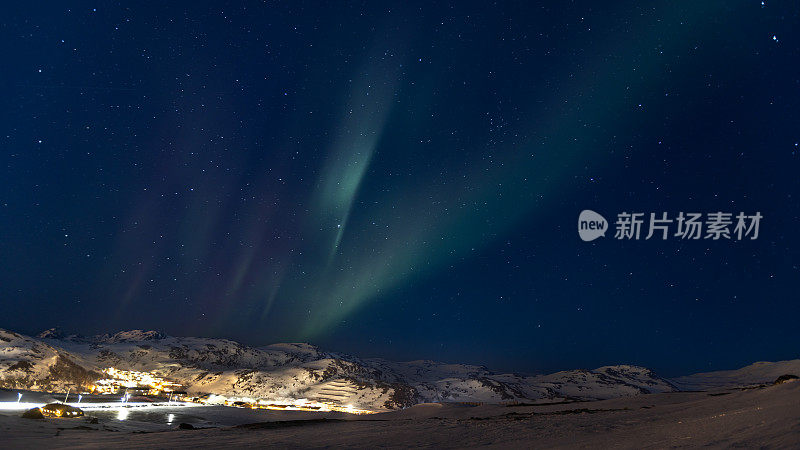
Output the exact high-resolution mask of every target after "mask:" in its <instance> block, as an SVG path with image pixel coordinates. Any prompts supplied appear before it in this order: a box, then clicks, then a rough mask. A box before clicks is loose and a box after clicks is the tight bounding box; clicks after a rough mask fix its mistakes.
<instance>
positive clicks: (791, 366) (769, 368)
mask: <svg viewBox="0 0 800 450" xmlns="http://www.w3.org/2000/svg"><path fill="white" fill-rule="evenodd" d="M781 375H797V376H800V359H793V360H791V361H777V362H764V361H761V362H757V363H753V364H750V365H749V366H746V367H742V368H741V369H736V370H721V371H717V372H706V373H697V374H694V375H687V376H685V377H679V378H675V379H673V380H672V381H673V382H674V383H675V385H676V386H677V387H679V388H680V389H681V390H687V391H688V390H697V391H702V390H709V389H723V388H733V387H739V386H747V385H753V384H769V383H772V382H773V381H775V380H776V379H777V378H778V377H780V376H781Z"/></svg>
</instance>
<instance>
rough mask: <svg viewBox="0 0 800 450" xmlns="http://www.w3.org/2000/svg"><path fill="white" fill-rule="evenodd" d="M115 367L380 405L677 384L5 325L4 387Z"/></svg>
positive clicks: (570, 395)
mask: <svg viewBox="0 0 800 450" xmlns="http://www.w3.org/2000/svg"><path fill="white" fill-rule="evenodd" d="M108 367H115V368H117V369H124V370H136V371H149V372H153V373H155V374H158V375H159V376H162V377H164V378H167V379H169V380H172V381H175V382H178V383H181V384H182V385H183V386H185V387H186V388H187V390H188V391H189V392H190V393H194V394H205V393H214V394H219V395H224V396H226V397H237V396H240V397H250V398H262V399H268V400H276V401H278V400H287V399H298V398H306V399H309V400H312V401H324V402H331V403H335V404H338V405H352V406H353V407H355V408H362V409H371V410H381V409H393V408H401V407H406V406H410V405H413V404H416V403H423V402H504V401H523V402H530V401H564V400H593V399H607V398H613V397H620V396H629V395H637V394H641V393H654V392H669V391H674V390H676V387H675V386H674V385H673V384H672V383H671V382H670V381H668V380H665V379H663V378H661V377H659V376H657V375H656V374H655V373H653V372H652V371H650V370H649V369H646V368H642V367H636V366H626V365H620V366H607V367H601V368H599V369H595V370H570V371H564V372H557V373H553V374H550V375H538V376H523V375H516V374H498V373H494V372H491V371H489V370H488V369H487V368H485V367H482V366H473V365H463V364H444V363H437V362H434V361H410V362H392V361H387V360H383V359H376V358H357V357H353V356H350V355H345V354H340V353H333V352H326V351H322V350H320V349H319V348H317V347H315V346H312V345H309V344H274V345H269V346H266V347H249V346H245V345H242V344H239V343H237V342H234V341H230V340H225V339H204V338H192V337H172V336H166V335H164V334H162V333H158V332H155V331H141V330H133V331H124V332H120V333H117V334H114V335H100V336H93V337H80V336H64V335H62V334H60V333H58V332H57V331H56V330H48V331H46V332H44V333H42V334H41V335H40V336H39V337H38V338H31V337H28V336H24V335H21V334H18V333H14V332H11V331H6V330H2V329H0V387H7V388H32V389H39V390H59V389H64V388H65V387H68V386H76V385H78V386H88V385H89V384H91V382H92V381H94V380H96V379H98V378H100V374H99V372H100V371H101V370H102V369H104V368H108Z"/></svg>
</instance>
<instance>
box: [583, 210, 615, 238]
mask: <svg viewBox="0 0 800 450" xmlns="http://www.w3.org/2000/svg"><path fill="white" fill-rule="evenodd" d="M607 230H608V221H606V219H605V218H604V217H603V216H601V215H600V214H597V213H596V212H594V211H592V210H591V209H584V210H583V211H581V214H580V215H579V216H578V234H579V235H580V237H581V239H582V240H584V241H586V242H590V241H593V240H595V239H597V238H599V237H600V236H603V237H605V236H606V231H607Z"/></svg>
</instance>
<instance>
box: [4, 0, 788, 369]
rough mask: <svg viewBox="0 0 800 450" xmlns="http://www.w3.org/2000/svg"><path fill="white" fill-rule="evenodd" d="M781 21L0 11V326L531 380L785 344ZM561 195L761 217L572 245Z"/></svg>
mask: <svg viewBox="0 0 800 450" xmlns="http://www.w3.org/2000/svg"><path fill="white" fill-rule="evenodd" d="M798 13H800V7H798V6H797V5H794V4H790V3H789V2H764V3H763V4H762V2H751V1H746V2H745V1H742V2H730V1H709V2H657V3H654V4H647V5H644V4H641V2H632V1H630V2H627V1H625V2H614V3H613V4H606V5H599V4H598V3H597V2H582V1H577V2H569V3H565V2H545V3H535V4H534V3H529V2H499V3H487V2H453V3H445V2H434V3H431V2H397V3H392V4H388V3H383V2H370V3H355V2H348V3H331V4H322V3H319V2H267V3H258V4H256V3H233V2H225V3H222V4H220V3H214V2H211V3H200V4H198V3H188V2H169V4H151V5H144V4H141V5H140V4H135V5H134V4H131V5H123V4H119V3H116V2H95V3H87V2H81V3H78V4H70V5H69V6H65V5H62V4H56V3H53V4H50V5H48V7H46V8H45V7H42V6H41V5H33V4H31V5H16V6H13V7H9V8H8V10H7V11H6V14H5V15H6V17H4V18H3V19H1V20H0V22H2V28H0V30H2V33H3V36H4V38H3V40H2V46H3V55H4V57H3V59H4V64H3V65H4V67H5V69H4V70H3V72H2V74H1V75H0V77H1V78H2V80H3V86H5V95H4V96H3V98H2V104H3V108H2V111H3V121H2V124H3V125H2V127H3V131H2V133H0V142H1V143H2V144H1V145H2V152H0V159H1V160H0V162H2V164H0V171H1V172H0V254H2V257H3V270H2V271H0V317H2V318H3V320H2V321H0V327H4V328H9V329H14V330H18V331H21V332H27V333H31V334H35V333H36V332H38V331H41V330H42V329H46V328H50V327H52V326H60V327H62V328H63V329H64V330H67V331H69V332H76V333H82V334H90V333H100V332H111V331H117V330H120V329H132V328H140V329H159V330H164V331H166V332H167V333H169V334H173V335H199V336H212V337H227V338H234V339H238V340H241V341H243V342H245V343H248V344H251V345H263V344H267V343H273V342H286V341H292V342H295V341H306V342H312V343H314V344H316V345H320V346H323V347H325V348H329V349H332V350H340V351H345V352H350V353H354V354H359V355H364V356H380V357H386V358H395V359H436V360H443V361H459V362H470V363H477V364H486V365H488V366H490V367H492V368H497V369H501V370H518V371H527V372H533V371H549V370H558V369H564V368H574V367H597V366H600V365H603V364H617V363H631V364H640V365H643V366H647V367H653V368H656V369H657V370H660V371H662V372H663V373H664V374H665V375H675V374H680V373H686V372H691V371H699V370H709V369H722V368H730V367H738V366H742V365H744V364H748V363H750V362H753V361H755V360H758V359H789V358H792V357H796V356H797V353H796V348H793V347H792V343H793V341H794V338H793V334H792V332H793V329H794V327H795V324H794V322H795V321H796V319H795V318H796V317H797V314H798V313H800V306H798V305H797V302H796V301H795V297H796V294H795V287H794V285H795V284H796V282H797V280H798V276H799V275H800V272H799V271H798V270H799V269H798V266H799V265H800V262H798V255H800V253H798V251H797V248H798V244H800V243H799V242H798V233H797V232H796V228H797V224H798V223H800V221H798V219H800V217H799V214H798V211H800V204H798V187H799V186H798V177H797V172H798V168H799V167H798V164H800V150H798V141H800V127H798V124H800V120H799V119H800V113H798V106H799V105H800V103H799V102H800V91H799V89H800V78H798V70H797V69H798V62H797V61H798V53H799V52H798V50H800V41H798V39H797V34H796V32H795V31H794V30H796V29H797V26H798ZM584 209H592V210H595V211H598V212H600V213H603V214H609V215H610V214H613V213H616V212H618V211H623V210H637V211H642V212H659V213H660V212H661V211H669V212H671V213H677V212H678V211H689V210H691V211H702V212H713V211H721V210H730V211H732V212H739V211H748V212H755V211H760V212H761V213H762V214H763V215H764V218H765V219H764V223H763V224H762V229H761V236H760V237H759V239H758V240H755V241H752V242H750V241H742V242H730V241H728V242H705V241H703V242H682V241H680V240H669V241H665V242H661V241H658V242H654V241H641V242H616V241H614V240H613V239H611V238H610V236H611V235H613V233H610V234H608V237H607V238H606V239H602V238H601V239H599V240H597V241H595V242H591V243H586V242H581V241H580V239H579V238H578V235H577V233H576V229H575V221H576V218H577V216H578V213H579V212H580V211H581V210H584ZM606 217H609V216H608V215H607V216H606Z"/></svg>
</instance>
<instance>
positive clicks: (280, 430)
mask: <svg viewBox="0 0 800 450" xmlns="http://www.w3.org/2000/svg"><path fill="white" fill-rule="evenodd" d="M192 413H193V414H195V415H196V416H197V417H201V418H202V419H203V422H202V423H208V424H212V423H214V422H216V423H222V422H225V421H227V425H213V426H215V427H214V428H206V429H191V430H178V429H176V428H177V426H176V425H175V422H173V423H172V424H166V423H147V422H138V421H134V420H130V419H128V420H115V419H112V418H101V420H100V421H99V423H97V424H91V423H89V419H45V420H31V419H22V418H20V417H18V414H8V413H7V412H0V436H2V441H3V446H4V447H6V448H21V447H25V448H43V447H47V448H192V447H194V448H209V447H211V448H219V447H222V446H225V447H229V448H241V447H255V446H258V447H264V446H271V447H273V446H275V447H306V448H307V447H328V446H336V447H350V448H374V447H395V448H396V447H410V446H426V447H441V448H464V447H477V446H489V447H497V448H553V447H581V448H612V447H613V448H666V447H701V446H708V447H712V448H729V447H747V448H753V447H771V448H798V446H800V427H798V423H800V382H798V381H794V382H788V383H783V384H780V385H775V386H772V385H770V386H766V387H758V388H753V389H734V390H726V391H717V392H669V393H659V394H648V395H639V396H634V397H623V398H616V399H611V400H601V401H592V402H571V403H566V404H554V405H538V406H503V405H482V406H475V407H470V406H465V405H456V404H441V403H429V404H420V405H416V406H414V407H412V408H407V409H404V410H402V411H393V412H387V413H381V414H375V415H371V416H348V415H345V414H339V415H331V414H322V413H307V412H276V411H253V410H245V409H233V408H225V407H198V408H195V409H193V410H192ZM225 417H227V419H223V418H225ZM196 423H200V422H196ZM236 424H249V425H238V426H236ZM231 425H233V426H231ZM210 426H211V425H210Z"/></svg>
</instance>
